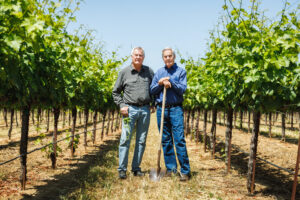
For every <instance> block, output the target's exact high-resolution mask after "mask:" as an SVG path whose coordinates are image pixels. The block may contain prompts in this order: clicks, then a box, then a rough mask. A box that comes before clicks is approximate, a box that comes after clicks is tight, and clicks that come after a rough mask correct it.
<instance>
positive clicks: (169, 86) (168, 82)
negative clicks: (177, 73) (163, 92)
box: [163, 80, 172, 89]
mask: <svg viewBox="0 0 300 200" xmlns="http://www.w3.org/2000/svg"><path fill="white" fill-rule="evenodd" d="M163 84H164V86H165V88H167V89H168V88H171V87H172V84H171V83H170V81H169V80H164V82H163Z"/></svg>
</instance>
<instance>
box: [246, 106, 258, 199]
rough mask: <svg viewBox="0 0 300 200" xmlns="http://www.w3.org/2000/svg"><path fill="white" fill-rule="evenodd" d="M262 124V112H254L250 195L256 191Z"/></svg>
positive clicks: (249, 172) (249, 163) (249, 180)
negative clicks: (258, 148)
mask: <svg viewBox="0 0 300 200" xmlns="http://www.w3.org/2000/svg"><path fill="white" fill-rule="evenodd" d="M259 124H260V112H257V111H254V112H253V129H252V137H251V144H250V155H249V162H248V178H247V189H248V193H250V194H253V192H254V189H255V184H254V182H255V166H256V153H257V141H258V133H259Z"/></svg>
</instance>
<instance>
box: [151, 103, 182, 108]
mask: <svg viewBox="0 0 300 200" xmlns="http://www.w3.org/2000/svg"><path fill="white" fill-rule="evenodd" d="M157 105H158V106H159V107H162V104H161V103H159V104H157ZM177 106H182V103H177V104H166V105H165V108H173V107H177Z"/></svg>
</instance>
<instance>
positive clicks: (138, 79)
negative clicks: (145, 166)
mask: <svg viewBox="0 0 300 200" xmlns="http://www.w3.org/2000/svg"><path fill="white" fill-rule="evenodd" d="M144 58H145V53H144V50H143V48H141V47H135V48H133V49H132V52H131V59H132V62H131V65H130V66H127V67H125V68H124V69H123V70H121V71H120V73H119V75H118V78H117V81H116V83H115V86H114V89H113V92H112V94H113V99H114V102H115V103H116V104H117V105H118V106H119V107H120V112H121V114H122V115H123V120H122V134H121V138H120V145H119V168H118V171H119V178H120V179H126V178H127V175H126V171H127V164H128V152H129V147H130V140H131V136H132V131H133V129H134V126H135V125H136V142H135V149H134V155H133V159H132V166H131V167H132V168H131V171H132V172H133V174H134V176H144V173H143V172H142V170H141V168H140V164H141V162H142V158H143V154H144V151H145V147H146V139H147V133H148V128H149V123H150V103H151V102H152V99H151V96H150V84H151V81H152V78H153V75H154V73H153V70H152V69H151V68H149V67H148V66H145V65H143V61H144Z"/></svg>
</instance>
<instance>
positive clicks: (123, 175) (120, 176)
mask: <svg viewBox="0 0 300 200" xmlns="http://www.w3.org/2000/svg"><path fill="white" fill-rule="evenodd" d="M119 178H120V179H126V178H127V175H126V171H119Z"/></svg>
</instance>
